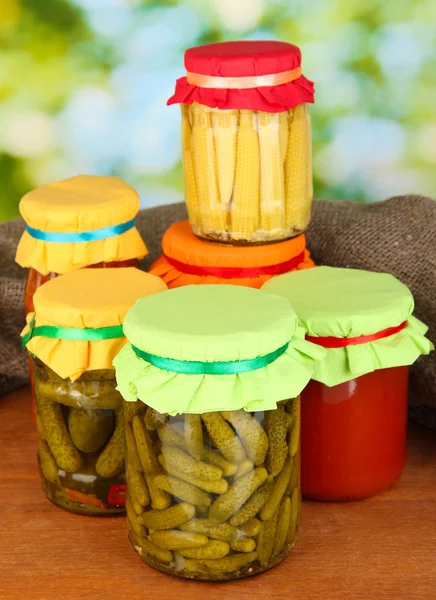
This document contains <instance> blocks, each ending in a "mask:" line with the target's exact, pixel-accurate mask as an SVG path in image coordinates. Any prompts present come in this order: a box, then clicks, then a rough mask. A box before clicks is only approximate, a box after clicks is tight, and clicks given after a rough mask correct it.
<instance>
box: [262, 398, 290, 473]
mask: <svg viewBox="0 0 436 600" xmlns="http://www.w3.org/2000/svg"><path fill="white" fill-rule="evenodd" d="M264 419H265V428H266V432H267V435H268V440H269V449H268V453H267V455H266V468H267V469H268V471H269V472H270V473H271V475H273V477H275V476H276V475H278V474H279V473H280V471H281V470H282V469H283V465H284V464H285V460H286V457H287V455H288V445H287V443H286V435H287V433H288V428H287V424H286V419H285V411H284V409H283V406H277V408H276V409H275V410H268V411H266V412H265V415H264Z"/></svg>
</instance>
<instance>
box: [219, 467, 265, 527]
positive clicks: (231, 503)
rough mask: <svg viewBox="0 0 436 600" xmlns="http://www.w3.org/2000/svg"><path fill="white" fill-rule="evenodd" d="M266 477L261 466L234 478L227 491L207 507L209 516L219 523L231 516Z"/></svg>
mask: <svg viewBox="0 0 436 600" xmlns="http://www.w3.org/2000/svg"><path fill="white" fill-rule="evenodd" d="M267 477H268V472H267V470H266V469H264V468H263V467H258V468H257V469H255V470H254V471H250V473H247V474H246V475H244V476H243V477H241V478H240V479H238V480H236V481H235V482H234V483H233V484H232V485H231V486H230V488H229V490H228V492H226V493H225V494H222V495H221V496H219V497H218V498H217V499H216V500H215V502H214V503H213V504H212V506H211V507H210V509H209V517H210V518H211V519H213V520H215V521H217V522H219V523H222V522H223V521H227V520H228V519H230V517H231V516H233V515H234V514H235V513H236V512H237V511H238V510H239V509H240V508H241V506H242V505H243V504H244V503H245V502H246V501H247V500H248V498H249V497H250V496H251V495H252V494H253V493H254V492H255V491H256V490H257V488H258V487H259V486H261V485H262V483H263V482H264V481H265V480H266V478H267Z"/></svg>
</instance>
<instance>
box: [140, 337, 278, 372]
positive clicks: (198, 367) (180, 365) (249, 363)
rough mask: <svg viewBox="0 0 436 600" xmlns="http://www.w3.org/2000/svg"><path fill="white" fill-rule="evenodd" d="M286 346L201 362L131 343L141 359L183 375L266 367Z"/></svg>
mask: <svg viewBox="0 0 436 600" xmlns="http://www.w3.org/2000/svg"><path fill="white" fill-rule="evenodd" d="M288 346H289V342H286V344H284V345H283V346H281V347H280V348H278V349H277V350H274V351H273V352H270V353H269V354H264V355H263V356H257V357H256V358H249V359H246V360H229V361H217V362H201V361H194V360H176V359H174V358H164V357H162V356H156V355H155V354H150V353H149V352H145V351H144V350H140V349H139V348H137V347H136V346H134V345H133V344H132V348H133V351H134V352H135V354H136V355H137V356H138V357H139V358H142V360H145V361H146V362H148V363H150V364H151V365H153V366H154V367H157V368H158V369H162V370H163V371H170V372H172V373H182V374H183V375H236V374H238V373H248V372H250V371H256V370H257V369H262V368H263V367H267V366H268V365H270V364H271V363H272V362H274V361H275V360H277V358H279V356H281V355H282V354H283V353H284V352H286V350H287V348H288Z"/></svg>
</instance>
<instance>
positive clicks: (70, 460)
mask: <svg viewBox="0 0 436 600" xmlns="http://www.w3.org/2000/svg"><path fill="white" fill-rule="evenodd" d="M166 289H167V287H166V285H165V283H164V282H163V281H162V280H161V279H159V278H158V277H155V276H153V275H150V274H149V273H144V272H143V271H141V270H139V269H136V268H133V267H128V268H125V269H119V268H114V269H109V268H104V269H78V270H77V271H70V272H69V273H65V274H64V275H59V277H55V278H54V279H52V280H50V281H47V282H46V283H45V284H44V285H42V286H41V287H40V288H38V289H37V290H36V292H35V295H34V303H35V312H34V313H30V314H29V315H28V316H27V326H26V327H25V329H24V330H23V332H22V343H23V345H24V346H25V347H26V348H27V350H28V352H29V359H30V362H31V365H32V369H31V373H32V374H33V377H32V400H33V405H34V406H35V407H36V415H35V416H36V425H37V429H38V457H39V465H40V472H41V478H42V484H43V488H44V491H45V493H46V495H47V497H48V498H49V499H50V500H51V501H52V502H54V503H55V504H57V505H59V506H61V507H62V508H65V509H67V510H70V511H72V512H78V513H82V514H89V515H100V514H101V515H110V514H116V513H119V512H122V511H123V509H124V505H125V501H124V496H125V475H124V420H123V407H122V397H121V395H120V393H119V392H118V391H117V390H116V386H117V383H116V379H115V370H114V368H113V366H112V361H113V359H114V357H115V356H116V354H117V353H118V352H119V351H120V350H121V348H122V347H123V346H124V345H125V343H126V338H125V336H124V332H123V319H124V316H125V314H126V312H127V310H128V309H129V308H130V307H131V306H132V305H133V304H134V303H135V302H136V301H137V300H138V299H139V298H143V297H144V296H147V295H149V294H155V293H158V292H160V291H164V290H166Z"/></svg>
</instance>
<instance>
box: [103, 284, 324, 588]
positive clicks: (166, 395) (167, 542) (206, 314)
mask: <svg viewBox="0 0 436 600" xmlns="http://www.w3.org/2000/svg"><path fill="white" fill-rule="evenodd" d="M124 333H125V335H126V337H127V339H128V343H127V344H126V345H125V346H124V347H123V348H122V350H121V351H120V352H119V354H118V355H117V356H116V357H115V359H114V362H113V364H114V366H115V369H116V374H117V383H118V388H117V389H118V390H119V391H120V393H121V394H122V396H123V398H124V400H125V402H124V415H125V423H126V427H125V436H126V471H127V488H128V496H127V503H126V509H127V516H128V523H129V536H130V540H131V542H132V544H133V546H134V548H135V549H136V550H137V552H138V553H139V554H140V555H141V556H142V558H143V559H144V560H145V562H147V563H148V564H150V565H152V566H154V567H156V568H157V569H160V570H162V571H164V572H165V573H168V574H170V575H176V576H178V577H184V578H188V579H199V580H205V581H225V580H229V579H238V578H241V577H246V576H249V575H256V574H257V573H261V572H262V571H265V570H266V569H269V568H271V567H273V566H274V565H276V564H277V563H278V562H280V561H281V560H282V559H283V558H284V557H285V556H286V555H287V553H288V552H289V550H290V549H291V548H292V546H293V544H294V543H295V539H296V535H297V531H298V524H299V513H300V503H301V498H300V478H299V471H300V452H299V444H300V399H299V397H300V393H301V391H302V389H303V388H304V387H305V385H306V384H307V383H308V381H309V379H310V376H311V373H312V371H313V366H314V363H315V361H316V360H317V358H319V357H320V356H323V355H324V353H323V352H322V351H320V349H319V348H318V347H317V346H315V345H314V344H311V343H309V342H306V341H305V340H302V339H301V334H300V331H299V329H298V326H297V317H296V315H295V313H294V311H293V310H292V307H291V305H290V304H289V302H288V301H287V300H284V299H283V298H280V297H278V296H270V295H268V294H262V293H260V292H259V291H258V290H256V289H252V288H249V287H243V286H236V285H188V286H185V287H180V288H177V289H173V290H168V291H167V292H165V294H160V297H159V298H158V299H157V298H156V299H155V300H153V298H152V297H148V298H141V299H140V300H138V302H136V304H135V305H134V306H133V307H132V308H131V309H130V310H129V311H128V313H127V314H126V317H125V320H124ZM284 398H290V399H289V400H283V399H284Z"/></svg>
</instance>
